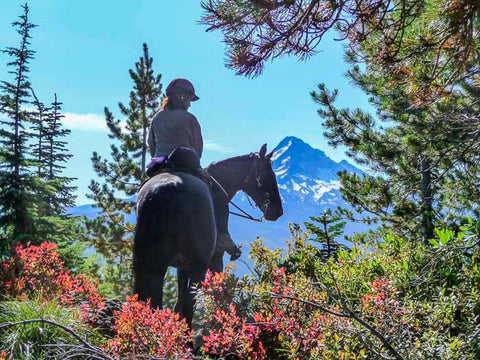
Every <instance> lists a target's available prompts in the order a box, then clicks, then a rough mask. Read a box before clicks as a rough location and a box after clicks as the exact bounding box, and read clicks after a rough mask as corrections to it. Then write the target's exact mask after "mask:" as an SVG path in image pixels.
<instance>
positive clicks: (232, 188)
mask: <svg viewBox="0 0 480 360" xmlns="http://www.w3.org/2000/svg"><path fill="white" fill-rule="evenodd" d="M250 163H251V161H250V157H249V156H241V157H236V158H231V159H227V160H224V161H221V162H218V163H214V164H212V165H210V166H209V167H208V172H209V173H210V174H211V175H212V176H213V177H214V178H215V180H217V181H218V182H219V183H220V185H221V186H222V187H223V188H224V189H225V190H226V192H227V193H228V196H229V200H230V199H231V198H233V196H235V194H236V193H237V192H238V191H239V190H242V186H243V185H244V181H245V179H246V178H247V176H248V174H249V171H250Z"/></svg>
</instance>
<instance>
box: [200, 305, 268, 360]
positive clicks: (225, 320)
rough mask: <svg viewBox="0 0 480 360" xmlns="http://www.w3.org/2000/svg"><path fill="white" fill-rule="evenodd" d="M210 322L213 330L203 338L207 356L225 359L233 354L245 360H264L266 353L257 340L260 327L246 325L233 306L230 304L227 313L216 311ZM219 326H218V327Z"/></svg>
mask: <svg viewBox="0 0 480 360" xmlns="http://www.w3.org/2000/svg"><path fill="white" fill-rule="evenodd" d="M212 322H215V323H216V324H215V325H217V326H214V329H215V330H210V333H209V335H208V336H204V337H203V340H204V341H205V342H204V345H203V350H204V351H205V353H207V354H211V355H219V356H222V357H225V356H227V355H229V354H235V355H236V356H238V357H240V358H245V359H254V360H255V359H266V358H267V357H266V352H265V349H264V348H263V344H262V342H261V341H260V340H259V335H260V332H261V330H260V327H259V326H257V325H253V324H247V323H246V321H245V319H242V318H240V317H239V316H238V315H237V313H236V309H235V306H234V305H233V304H230V309H229V311H224V310H217V312H216V313H215V315H214V319H212ZM218 325H220V326H218Z"/></svg>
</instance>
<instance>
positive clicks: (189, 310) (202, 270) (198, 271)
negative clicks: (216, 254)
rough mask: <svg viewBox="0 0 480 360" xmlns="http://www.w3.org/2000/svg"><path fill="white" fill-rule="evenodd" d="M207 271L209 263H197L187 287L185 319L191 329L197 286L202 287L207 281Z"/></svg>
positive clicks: (192, 269)
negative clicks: (202, 283)
mask: <svg viewBox="0 0 480 360" xmlns="http://www.w3.org/2000/svg"><path fill="white" fill-rule="evenodd" d="M207 269H208V264H207V263H197V264H195V265H194V266H192V267H191V271H190V278H189V281H188V287H187V296H186V300H187V301H186V303H185V306H184V309H185V318H186V320H187V324H188V326H189V327H190V328H192V319H193V308H194V306H195V290H196V288H195V286H200V285H201V282H202V281H203V280H205V274H206V273H207Z"/></svg>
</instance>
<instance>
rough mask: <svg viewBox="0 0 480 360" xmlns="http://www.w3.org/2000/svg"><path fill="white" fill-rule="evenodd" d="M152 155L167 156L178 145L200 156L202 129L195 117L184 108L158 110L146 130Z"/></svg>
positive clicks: (201, 150)
mask: <svg viewBox="0 0 480 360" xmlns="http://www.w3.org/2000/svg"><path fill="white" fill-rule="evenodd" d="M148 146H149V149H150V154H151V155H152V157H160V156H165V157H166V156H168V155H169V154H170V153H171V152H172V151H173V150H174V149H175V148H177V147H179V146H183V147H188V148H190V149H193V150H195V151H196V152H197V154H198V157H199V158H201V157H202V152H203V139H202V130H201V128H200V124H199V123H198V120H197V118H196V117H195V116H194V115H192V114H190V113H189V112H188V111H186V110H181V109H175V110H169V109H165V110H160V111H159V112H158V113H156V114H155V116H154V117H153V119H152V123H151V125H150V131H149V132H148Z"/></svg>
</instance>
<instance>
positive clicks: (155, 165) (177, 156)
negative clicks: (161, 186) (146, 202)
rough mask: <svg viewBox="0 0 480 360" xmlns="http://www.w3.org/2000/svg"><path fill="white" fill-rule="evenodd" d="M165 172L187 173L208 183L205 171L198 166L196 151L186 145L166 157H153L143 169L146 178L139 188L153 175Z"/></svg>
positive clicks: (198, 160)
mask: <svg viewBox="0 0 480 360" xmlns="http://www.w3.org/2000/svg"><path fill="white" fill-rule="evenodd" d="M165 172H184V173H188V174H191V175H194V176H196V177H198V178H200V179H202V180H203V181H205V182H207V184H209V181H208V175H207V173H206V172H205V171H204V170H203V169H202V168H201V167H200V159H199V158H198V155H197V152H196V151H195V150H193V149H190V148H187V147H183V146H180V147H177V148H175V149H174V150H173V151H172V152H171V153H170V154H169V155H168V156H167V157H163V156H162V157H156V158H153V159H152V161H150V163H149V164H148V165H147V168H146V171H145V173H146V174H147V176H148V178H147V179H146V180H145V181H144V182H143V183H142V185H140V188H141V187H142V186H143V185H144V184H145V183H146V182H147V181H148V180H150V179H151V178H152V177H154V176H155V175H158V174H161V173H165Z"/></svg>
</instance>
